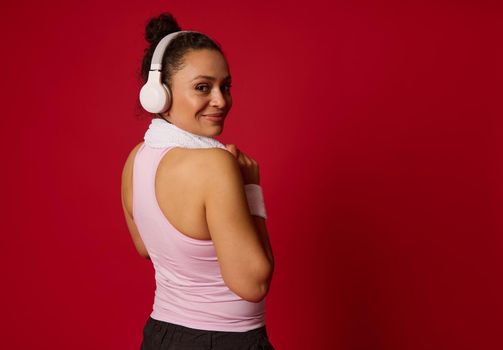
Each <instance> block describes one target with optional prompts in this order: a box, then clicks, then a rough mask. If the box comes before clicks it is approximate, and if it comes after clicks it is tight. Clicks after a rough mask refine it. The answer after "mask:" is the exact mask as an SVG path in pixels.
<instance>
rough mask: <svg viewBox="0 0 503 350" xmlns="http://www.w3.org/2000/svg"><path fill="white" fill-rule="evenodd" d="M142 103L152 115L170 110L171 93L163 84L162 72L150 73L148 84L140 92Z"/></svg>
mask: <svg viewBox="0 0 503 350" xmlns="http://www.w3.org/2000/svg"><path fill="white" fill-rule="evenodd" d="M140 103H141V105H142V107H143V108H145V110H147V111H148V112H150V113H163V112H165V111H166V110H167V109H168V108H169V104H170V103H171V93H170V92H169V89H168V88H167V87H166V86H165V85H164V84H163V83H162V82H161V79H160V72H158V71H150V72H149V74H148V80H147V83H146V84H145V85H143V87H142V88H141V90H140Z"/></svg>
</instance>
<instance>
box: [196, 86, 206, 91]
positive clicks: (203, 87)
mask: <svg viewBox="0 0 503 350" xmlns="http://www.w3.org/2000/svg"><path fill="white" fill-rule="evenodd" d="M201 88H202V89H201ZM205 88H206V89H205ZM207 88H208V85H198V86H196V90H199V91H201V92H208V90H207Z"/></svg>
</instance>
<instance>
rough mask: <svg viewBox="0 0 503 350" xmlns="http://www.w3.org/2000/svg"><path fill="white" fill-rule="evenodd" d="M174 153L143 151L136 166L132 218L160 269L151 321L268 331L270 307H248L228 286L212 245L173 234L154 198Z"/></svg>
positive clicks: (156, 278)
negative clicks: (162, 168)
mask: <svg viewBox="0 0 503 350" xmlns="http://www.w3.org/2000/svg"><path fill="white" fill-rule="evenodd" d="M171 148H172V147H168V148H151V147H149V146H147V145H145V144H143V145H141V146H140V148H139V149H138V152H137V153H136V155H135V158H134V165H133V218H134V222H135V224H136V226H137V228H138V231H139V233H140V236H141V238H142V240H143V243H144V244H145V248H146V249H147V251H148V253H149V256H150V259H151V261H152V264H153V266H154V269H155V280H156V289H155V296H154V304H153V310H152V313H151V314H150V316H151V317H152V318H154V319H156V320H160V321H165V322H170V323H174V324H178V325H182V326H185V327H190V328H196V329H203V330H215V331H228V332H245V331H248V330H251V329H255V328H258V327H261V326H263V325H265V302H266V299H265V298H264V299H262V300H261V301H260V302H258V303H253V302H249V301H246V300H244V299H242V298H241V297H239V296H238V295H237V294H235V293H234V292H232V291H231V290H230V289H229V288H228V287H227V285H226V284H225V283H224V280H223V278H222V274H221V271H220V265H219V263H218V259H217V255H216V251H215V246H214V245H213V241H211V240H200V239H195V238H192V237H189V236H187V235H185V234H183V233H182V232H180V231H178V230H177V229H175V228H174V226H173V225H171V223H170V222H169V221H168V219H167V218H166V216H165V215H164V214H163V212H162V210H161V208H160V207H159V205H158V202H157V200H156V196H155V174H156V170H157V166H158V165H159V162H160V160H161V158H162V156H163V155H164V154H165V153H166V152H167V151H168V150H169V149H171Z"/></svg>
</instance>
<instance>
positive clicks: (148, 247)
mask: <svg viewBox="0 0 503 350" xmlns="http://www.w3.org/2000/svg"><path fill="white" fill-rule="evenodd" d="M180 31H181V28H180V27H179V26H178V24H177V22H176V20H175V19H174V18H173V16H172V15H171V14H169V13H165V14H161V15H160V16H159V17H158V18H153V19H151V20H150V21H149V23H148V24H147V27H146V39H147V41H149V43H150V47H149V48H148V49H146V50H145V56H144V58H143V64H142V78H143V80H144V81H147V78H148V77H149V70H150V68H151V62H153V61H154V59H153V58H152V56H153V55H154V50H155V48H156V47H157V46H158V44H159V43H160V41H161V40H162V39H163V38H166V36H168V34H170V33H175V32H180ZM170 37H173V39H170V40H171V41H169V44H168V46H167V48H166V50H165V51H164V52H163V56H162V68H161V70H160V72H161V73H160V76H161V78H160V79H161V81H162V83H164V85H165V86H166V89H167V90H169V93H170V96H171V99H170V100H169V101H170V103H169V108H167V109H165V110H164V111H163V112H162V113H155V114H154V115H153V120H152V123H151V125H150V127H149V130H148V131H147V133H146V134H145V142H142V143H140V144H138V145H137V146H136V147H134V149H133V150H132V151H131V153H130V154H129V157H128V158H127V160H126V164H125V166H124V170H123V174H122V203H123V208H124V214H125V218H126V223H127V225H128V228H129V231H130V233H131V237H132V239H133V243H134V245H135V247H136V249H137V250H138V252H139V254H140V255H141V256H143V257H145V258H148V259H151V261H152V263H153V266H154V269H155V278H156V291H155V297H154V304H153V310H152V313H151V314H150V316H149V318H148V320H147V322H146V324H145V327H144V330H143V340H142V344H141V349H142V350H151V349H152V350H153V349H173V350H176V349H189V348H190V349H222V350H223V349H233V350H239V349H243V350H245V349H249V350H251V349H273V346H272V345H271V343H270V342H269V340H268V336H267V331H266V326H265V300H266V299H265V298H266V295H267V293H268V291H269V287H270V283H271V279H272V275H273V271H274V258H273V254H272V250H271V246H270V243H269V239H268V232H267V229H266V225H265V218H266V216H265V208H264V207H263V205H262V207H260V199H262V200H263V197H260V196H261V192H260V185H259V168H258V164H257V162H256V161H255V160H254V159H252V158H250V157H249V156H247V155H246V154H245V153H243V152H242V151H240V150H239V149H238V148H236V147H235V146H234V145H225V146H224V145H222V144H220V143H219V142H218V141H217V140H215V139H214V138H213V137H214V136H217V135H220V134H221V133H222V131H223V126H224V121H225V118H226V116H227V114H228V112H229V110H230V108H231V106H232V97H231V93H230V88H231V76H230V72H229V67H228V64H227V61H226V58H225V56H224V54H223V52H222V50H221V48H220V46H219V45H218V44H217V43H215V42H214V41H213V40H212V39H210V38H209V37H207V36H206V35H204V34H202V33H197V32H181V33H179V34H175V35H170ZM159 46H160V45H159ZM158 74H159V73H158ZM143 103H144V101H142V104H143ZM143 106H144V107H145V105H143ZM156 127H157V128H158V129H156ZM156 131H159V134H158V135H157V136H159V137H160V138H158V139H157V141H160V144H156V143H155V142H153V140H154V138H155V136H153V135H154V134H155V132H156ZM149 132H151V133H150V134H149ZM163 132H168V134H169V133H170V132H171V133H173V135H175V136H177V135H178V136H180V135H181V136H184V137H186V139H184V140H188V141H187V142H188V143H184V142H185V141H183V142H182V141H179V142H178V141H176V142H178V143H176V142H175V143H174V144H170V143H169V142H171V141H172V140H170V139H169V137H168V136H169V135H168V134H163ZM166 135H168V136H166ZM163 137H164V138H163ZM200 141H201V142H203V143H204V145H205V146H203V147H202V148H200V147H196V146H197V145H196V144H198V142H200ZM149 142H150V143H149ZM163 142H168V143H163ZM173 142H174V141H173ZM214 144H215V145H216V144H218V146H215V147H213V145H214ZM195 145H196V146H195ZM257 191H259V192H257ZM253 196H255V197H253ZM247 202H248V203H247ZM262 203H263V202H262Z"/></svg>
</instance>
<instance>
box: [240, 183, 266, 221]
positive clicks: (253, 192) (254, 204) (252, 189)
mask: <svg viewBox="0 0 503 350" xmlns="http://www.w3.org/2000/svg"><path fill="white" fill-rule="evenodd" d="M245 193H246V199H247V200H248V207H249V208H250V214H251V215H256V216H261V217H263V218H264V219H267V215H266V212H265V204H264V194H263V193H262V187H261V186H260V185H258V184H246V185H245Z"/></svg>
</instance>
